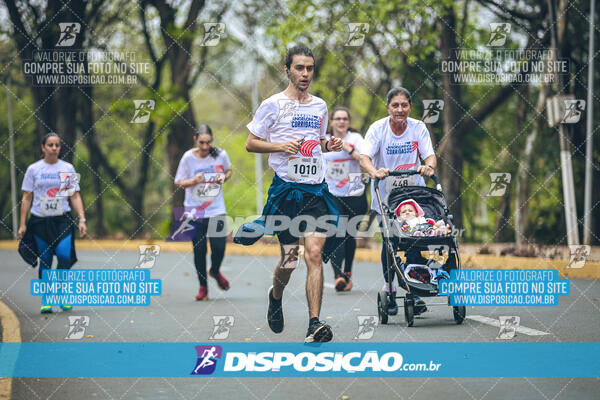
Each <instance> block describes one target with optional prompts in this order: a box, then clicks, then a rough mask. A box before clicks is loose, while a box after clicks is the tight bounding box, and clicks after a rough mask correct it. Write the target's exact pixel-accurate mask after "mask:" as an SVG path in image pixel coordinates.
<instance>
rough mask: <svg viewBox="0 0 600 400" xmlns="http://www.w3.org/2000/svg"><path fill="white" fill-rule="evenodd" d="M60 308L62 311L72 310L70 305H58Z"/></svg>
mask: <svg viewBox="0 0 600 400" xmlns="http://www.w3.org/2000/svg"><path fill="white" fill-rule="evenodd" d="M60 308H61V309H62V310H63V311H70V310H72V309H73V306H71V305H69V304H61V305H60Z"/></svg>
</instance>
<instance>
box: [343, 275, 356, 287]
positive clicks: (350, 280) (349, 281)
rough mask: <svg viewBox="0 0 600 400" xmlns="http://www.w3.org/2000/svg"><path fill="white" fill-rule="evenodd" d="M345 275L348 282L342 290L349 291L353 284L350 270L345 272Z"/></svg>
mask: <svg viewBox="0 0 600 400" xmlns="http://www.w3.org/2000/svg"><path fill="white" fill-rule="evenodd" d="M346 276H347V277H348V282H346V287H344V292H349V291H350V290H352V287H353V286H354V285H353V284H352V272H346Z"/></svg>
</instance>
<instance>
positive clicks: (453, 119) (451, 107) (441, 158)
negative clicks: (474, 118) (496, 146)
mask: <svg viewBox="0 0 600 400" xmlns="http://www.w3.org/2000/svg"><path fill="white" fill-rule="evenodd" d="M439 25H440V27H441V33H440V36H441V52H442V59H443V60H449V61H460V60H459V58H458V54H456V53H455V52H454V51H453V49H456V48H457V43H456V17H455V14H454V8H453V7H452V6H449V7H446V9H445V15H444V16H443V17H441V21H440V23H439ZM451 80H452V76H451V75H449V74H443V87H444V92H443V99H444V110H443V115H444V125H443V130H444V136H443V138H442V140H441V142H440V147H439V153H438V166H439V169H440V175H441V177H440V179H441V183H442V188H443V190H444V194H445V196H446V200H447V202H448V206H449V208H450V212H451V213H452V214H453V215H454V225H456V226H457V227H458V228H461V227H462V225H463V224H462V201H461V193H460V191H461V187H462V180H463V177H462V171H463V149H462V146H461V143H462V142H463V138H464V135H465V132H464V130H463V129H461V128H460V126H458V125H459V120H460V115H462V114H463V110H462V108H461V90H460V86H459V85H456V84H452V82H451Z"/></svg>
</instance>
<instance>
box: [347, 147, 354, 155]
mask: <svg viewBox="0 0 600 400" xmlns="http://www.w3.org/2000/svg"><path fill="white" fill-rule="evenodd" d="M354 150H355V149H354V147H353V148H352V150H350V153H348V154H350V155H352V153H354Z"/></svg>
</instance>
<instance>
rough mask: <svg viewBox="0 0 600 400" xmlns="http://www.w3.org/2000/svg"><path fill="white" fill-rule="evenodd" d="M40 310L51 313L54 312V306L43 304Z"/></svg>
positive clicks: (43, 312)
mask: <svg viewBox="0 0 600 400" xmlns="http://www.w3.org/2000/svg"><path fill="white" fill-rule="evenodd" d="M40 312H41V313H42V314H50V313H51V312H52V306H42V308H40Z"/></svg>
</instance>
